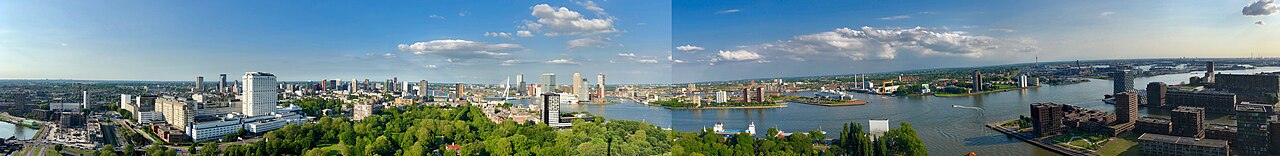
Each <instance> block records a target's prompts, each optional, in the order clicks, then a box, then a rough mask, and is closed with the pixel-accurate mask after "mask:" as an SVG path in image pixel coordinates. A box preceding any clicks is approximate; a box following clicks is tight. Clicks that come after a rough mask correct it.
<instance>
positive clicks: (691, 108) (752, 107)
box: [662, 104, 787, 110]
mask: <svg viewBox="0 0 1280 156" xmlns="http://www.w3.org/2000/svg"><path fill="white" fill-rule="evenodd" d="M786 107H787V104H777V105H772V106H712V107H670V106H662V108H667V109H673V110H704V109H768V108H786Z"/></svg>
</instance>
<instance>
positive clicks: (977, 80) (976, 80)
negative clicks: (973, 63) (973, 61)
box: [973, 70, 983, 92]
mask: <svg viewBox="0 0 1280 156" xmlns="http://www.w3.org/2000/svg"><path fill="white" fill-rule="evenodd" d="M982 90H983V88H982V72H981V71H977V70H974V71H973V91H974V92H980V91H982Z"/></svg>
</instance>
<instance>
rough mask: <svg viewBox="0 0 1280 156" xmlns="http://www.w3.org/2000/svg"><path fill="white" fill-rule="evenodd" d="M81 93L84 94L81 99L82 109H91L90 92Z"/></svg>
mask: <svg viewBox="0 0 1280 156" xmlns="http://www.w3.org/2000/svg"><path fill="white" fill-rule="evenodd" d="M80 93H81V94H82V97H80V107H81V109H89V91H80Z"/></svg>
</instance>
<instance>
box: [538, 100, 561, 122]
mask: <svg viewBox="0 0 1280 156" xmlns="http://www.w3.org/2000/svg"><path fill="white" fill-rule="evenodd" d="M540 103H542V123H545V124H547V125H554V124H558V123H560V94H555V93H544V94H542V101H541V102H540Z"/></svg>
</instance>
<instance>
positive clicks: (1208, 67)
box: [1201, 61, 1215, 83]
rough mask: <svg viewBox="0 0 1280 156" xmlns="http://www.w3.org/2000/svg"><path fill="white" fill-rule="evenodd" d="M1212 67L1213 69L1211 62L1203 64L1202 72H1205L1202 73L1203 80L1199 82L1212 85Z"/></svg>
mask: <svg viewBox="0 0 1280 156" xmlns="http://www.w3.org/2000/svg"><path fill="white" fill-rule="evenodd" d="M1213 67H1214V64H1213V61H1207V62H1205V63H1204V70H1205V71H1204V79H1202V80H1201V81H1203V82H1204V83H1213V82H1214V78H1213V75H1214V74H1215V73H1214V71H1213Z"/></svg>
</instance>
